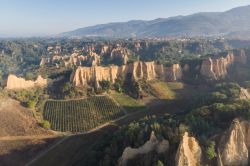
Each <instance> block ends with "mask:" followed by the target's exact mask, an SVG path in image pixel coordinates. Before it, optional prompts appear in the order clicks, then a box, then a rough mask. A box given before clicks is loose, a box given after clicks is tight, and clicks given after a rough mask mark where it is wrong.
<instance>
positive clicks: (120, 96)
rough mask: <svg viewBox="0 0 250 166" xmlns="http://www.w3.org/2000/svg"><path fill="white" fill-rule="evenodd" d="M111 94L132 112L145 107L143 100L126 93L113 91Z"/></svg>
mask: <svg viewBox="0 0 250 166" xmlns="http://www.w3.org/2000/svg"><path fill="white" fill-rule="evenodd" d="M111 96H112V98H114V100H115V101H116V102H118V103H119V105H120V106H122V107H123V108H124V109H125V110H126V111H127V112H128V113H132V112H134V111H137V110H142V109H145V105H144V104H143V103H142V102H140V101H138V100H135V99H133V98H132V97H129V96H127V95H125V94H124V93H118V92H116V91H113V92H112V93H111Z"/></svg>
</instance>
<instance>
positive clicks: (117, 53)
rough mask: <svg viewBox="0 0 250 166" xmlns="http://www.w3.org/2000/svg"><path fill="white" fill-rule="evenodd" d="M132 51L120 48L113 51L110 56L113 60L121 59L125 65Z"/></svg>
mask: <svg viewBox="0 0 250 166" xmlns="http://www.w3.org/2000/svg"><path fill="white" fill-rule="evenodd" d="M130 54H131V53H130V51H129V50H128V49H127V48H123V47H118V48H115V49H113V50H112V52H111V54H110V58H111V59H121V60H122V62H123V64H127V62H128V57H129V56H130Z"/></svg>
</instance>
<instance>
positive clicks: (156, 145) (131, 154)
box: [118, 132, 169, 166]
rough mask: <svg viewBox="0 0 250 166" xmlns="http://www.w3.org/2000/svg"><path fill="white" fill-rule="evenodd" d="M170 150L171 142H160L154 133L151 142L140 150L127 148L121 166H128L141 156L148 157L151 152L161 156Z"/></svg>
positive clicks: (121, 159)
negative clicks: (131, 161) (129, 162)
mask: <svg viewBox="0 0 250 166" xmlns="http://www.w3.org/2000/svg"><path fill="white" fill-rule="evenodd" d="M168 149H169V142H168V141H167V140H164V139H163V140H162V141H158V140H157V138H156V137H155V134H154V132H152V133H151V136H150V139H149V141H147V142H146V143H145V144H144V145H143V146H141V147H139V148H131V147H127V148H126V149H125V150H124V151H123V154H122V156H121V158H120V159H119V164H118V165H119V166H127V165H128V161H129V160H133V159H135V158H136V157H137V156H139V155H146V154H148V153H150V152H153V151H154V152H155V153H157V154H161V153H164V152H166V151H167V150H168Z"/></svg>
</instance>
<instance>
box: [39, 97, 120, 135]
mask: <svg viewBox="0 0 250 166" xmlns="http://www.w3.org/2000/svg"><path fill="white" fill-rule="evenodd" d="M123 115H125V113H124V112H123V110H122V108H120V107H119V106H118V105H117V104H116V102H115V101H114V100H113V99H111V98H109V97H107V96H93V97H89V98H86V99H79V100H48V101H47V102H46V103H45V107H44V112H43V118H44V120H47V121H49V122H50V124H51V129H52V130H55V131H62V132H84V131H88V130H90V129H93V128H95V127H97V126H100V125H102V124H104V123H106V122H109V121H111V120H115V119H117V118H119V117H121V116H123Z"/></svg>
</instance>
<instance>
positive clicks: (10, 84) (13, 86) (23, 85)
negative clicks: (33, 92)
mask: <svg viewBox="0 0 250 166" xmlns="http://www.w3.org/2000/svg"><path fill="white" fill-rule="evenodd" d="M47 84H48V80H47V79H44V78H42V77H41V76H40V75H39V76H38V77H37V79H36V80H35V81H32V80H25V79H24V78H21V77H17V76H15V75H13V74H10V75H9V76H8V79H7V86H6V89H9V90H18V89H27V88H33V87H36V86H37V87H44V86H47Z"/></svg>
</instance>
